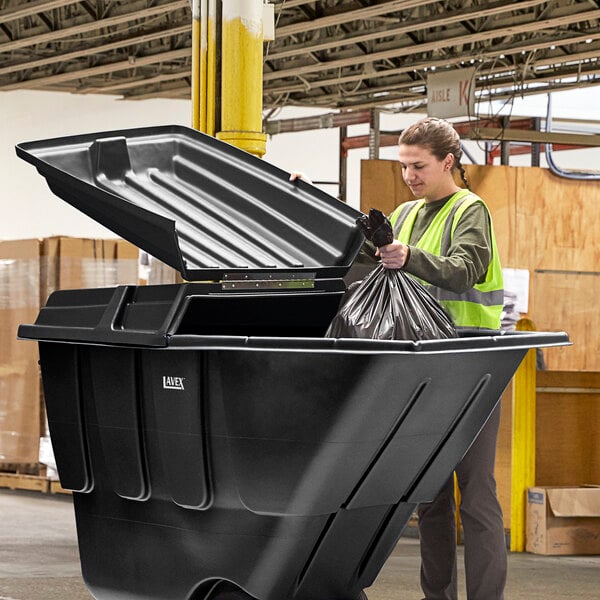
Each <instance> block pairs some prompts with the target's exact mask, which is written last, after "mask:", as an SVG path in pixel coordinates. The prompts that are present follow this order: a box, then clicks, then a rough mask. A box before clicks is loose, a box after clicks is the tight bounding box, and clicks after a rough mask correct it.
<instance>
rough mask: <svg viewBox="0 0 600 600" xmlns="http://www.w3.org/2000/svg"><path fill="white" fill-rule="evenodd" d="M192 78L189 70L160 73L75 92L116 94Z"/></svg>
mask: <svg viewBox="0 0 600 600" xmlns="http://www.w3.org/2000/svg"><path fill="white" fill-rule="evenodd" d="M191 76H192V72H191V69H186V70H185V71H178V72H177V73H162V74H161V75H156V76H154V77H139V78H136V79H129V78H128V79H127V80H126V81H121V82H118V83H114V84H108V85H102V86H96V87H86V88H80V89H78V90H77V91H76V93H77V94H106V93H108V92H117V91H120V90H127V89H133V88H137V87H141V86H144V85H151V84H153V83H162V82H163V81H174V80H177V79H185V78H190V77H191Z"/></svg>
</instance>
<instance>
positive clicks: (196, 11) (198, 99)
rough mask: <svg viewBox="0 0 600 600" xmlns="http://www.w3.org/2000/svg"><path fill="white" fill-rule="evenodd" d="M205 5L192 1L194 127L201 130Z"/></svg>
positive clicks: (203, 117)
mask: <svg viewBox="0 0 600 600" xmlns="http://www.w3.org/2000/svg"><path fill="white" fill-rule="evenodd" d="M205 5H206V0H193V2H192V127H193V128H194V129H198V130H199V131H206V18H205V17H206V8H205ZM203 13H204V14H203ZM203 17H204V18H203Z"/></svg>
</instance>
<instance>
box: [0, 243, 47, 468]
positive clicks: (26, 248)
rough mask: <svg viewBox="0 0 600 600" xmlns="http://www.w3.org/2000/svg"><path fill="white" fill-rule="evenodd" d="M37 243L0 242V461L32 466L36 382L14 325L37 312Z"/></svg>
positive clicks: (30, 350) (33, 357) (32, 357)
mask: <svg viewBox="0 0 600 600" xmlns="http://www.w3.org/2000/svg"><path fill="white" fill-rule="evenodd" d="M39 249H40V242H39V240H36V239H34V240H18V241H4V242H0V462H2V463H35V462H37V460H38V440H39V438H40V422H41V418H40V379H39V375H38V364H37V360H38V354H37V348H36V345H35V344H26V343H24V342H19V341H18V340H17V339H16V337H17V328H18V326H19V324H20V323H32V322H33V321H34V320H35V318H36V316H37V313H38V310H39V297H40V277H39V272H40V251H39Z"/></svg>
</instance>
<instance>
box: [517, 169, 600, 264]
mask: <svg viewBox="0 0 600 600" xmlns="http://www.w3.org/2000/svg"><path fill="white" fill-rule="evenodd" d="M515 172H516V176H517V180H516V181H517V185H516V190H515V194H516V198H517V214H516V217H517V221H516V223H517V240H518V244H517V259H518V264H516V265H515V266H517V267H520V268H526V269H530V270H535V269H555V270H570V271H574V270H577V271H598V270H599V265H600V240H599V239H598V232H599V231H600V185H598V182H595V181H574V180H570V179H564V178H560V177H557V176H555V175H553V174H552V173H551V172H550V171H549V170H548V169H541V168H533V167H517V168H515Z"/></svg>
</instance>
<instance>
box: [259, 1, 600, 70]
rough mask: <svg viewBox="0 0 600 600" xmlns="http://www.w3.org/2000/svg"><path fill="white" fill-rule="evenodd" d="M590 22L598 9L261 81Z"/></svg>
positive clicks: (597, 15)
mask: <svg viewBox="0 0 600 600" xmlns="http://www.w3.org/2000/svg"><path fill="white" fill-rule="evenodd" d="M590 19H600V10H590V11H586V12H584V13H577V14H575V15H568V16H564V17H557V18H554V19H548V20H546V21H541V22H539V21H533V22H531V23H526V24H523V25H515V26H503V27H501V28H498V29H492V30H488V31H484V32H480V33H476V34H473V35H459V36H456V37H453V38H448V39H438V40H435V41H433V42H424V43H422V44H415V45H411V46H405V47H402V48H392V49H390V50H382V51H380V52H373V53H372V54H369V56H364V55H361V56H353V57H348V58H341V59H337V60H331V61H328V62H326V63H318V64H314V65H303V66H301V67H292V68H289V69H280V70H277V71H274V72H269V73H265V74H264V77H263V79H264V81H272V80H273V79H283V78H284V77H293V76H298V75H306V74H308V73H317V72H321V71H329V70H333V69H340V68H342V67H349V66H355V65H357V64H365V63H373V62H376V61H378V60H385V59H388V58H398V57H400V56H411V55H413V54H418V53H422V52H431V51H433V50H439V49H441V48H444V49H446V48H449V47H452V46H464V45H465V44H469V43H475V42H481V41H488V40H490V39H493V38H497V37H506V36H508V35H516V34H517V33H531V32H532V31H535V32H537V33H539V32H540V31H541V30H543V29H548V28H554V27H559V26H564V25H568V24H572V23H576V22H580V21H586V20H590Z"/></svg>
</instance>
